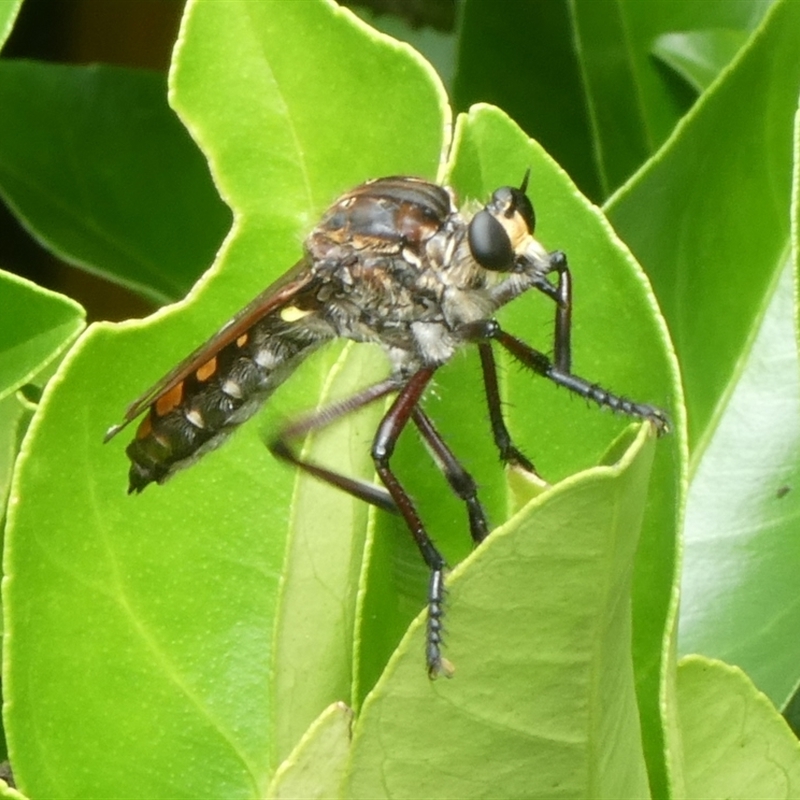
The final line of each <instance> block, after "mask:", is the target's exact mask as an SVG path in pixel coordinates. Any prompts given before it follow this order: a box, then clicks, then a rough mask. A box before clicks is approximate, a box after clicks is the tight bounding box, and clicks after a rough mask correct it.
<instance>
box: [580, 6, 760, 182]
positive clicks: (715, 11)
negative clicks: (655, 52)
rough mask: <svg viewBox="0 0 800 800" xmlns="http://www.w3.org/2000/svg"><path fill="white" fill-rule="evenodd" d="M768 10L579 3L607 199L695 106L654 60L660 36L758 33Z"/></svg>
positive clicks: (587, 94)
mask: <svg viewBox="0 0 800 800" xmlns="http://www.w3.org/2000/svg"><path fill="white" fill-rule="evenodd" d="M769 6H770V2H769V0H766V2H765V1H764V0H754V2H744V3H729V2H724V1H723V2H708V0H694V2H680V3H676V2H673V1H672V0H656V1H655V2H650V3H639V2H636V0H626V1H625V2H622V3H619V2H616V0H600V2H597V0H584V1H583V2H581V1H580V0H579V1H578V2H575V3H573V4H572V5H571V6H570V8H571V9H572V13H573V16H574V26H575V35H576V49H577V52H578V54H579V59H580V63H581V69H582V73H583V75H584V81H585V101H586V104H587V106H588V108H589V112H590V116H591V123H592V130H593V134H594V145H595V150H596V154H597V164H598V172H599V176H600V181H601V185H602V186H603V189H604V194H606V195H607V194H608V193H610V192H611V191H613V190H614V189H615V188H616V187H618V186H619V185H620V184H621V183H622V182H623V181H624V180H625V179H626V178H628V177H629V176H630V175H632V174H633V173H634V172H635V171H636V170H637V169H638V168H639V167H640V166H641V164H642V163H643V162H644V161H645V160H646V159H647V158H648V157H649V156H651V155H652V154H653V153H655V151H656V150H657V149H658V148H659V146H660V145H661V144H662V143H663V142H664V141H665V140H666V138H667V137H668V136H669V134H670V133H671V132H672V130H673V128H674V126H675V124H676V123H677V122H678V120H679V119H680V118H681V117H682V116H683V114H684V113H685V112H686V110H687V109H688V108H689V106H690V105H691V103H692V102H693V101H694V94H693V93H691V92H689V91H688V90H687V87H686V86H685V84H683V82H682V81H680V80H679V79H677V78H676V77H675V76H673V75H672V74H671V73H668V72H666V71H665V70H664V69H663V67H661V66H660V65H659V64H658V62H657V61H656V60H655V59H653V56H652V47H653V44H654V42H655V41H657V39H658V37H659V36H660V35H662V34H665V33H671V32H673V31H686V30H703V29H707V28H731V29H734V30H748V31H749V30H753V28H754V27H755V26H756V24H757V23H758V21H759V20H760V19H761V17H762V16H763V14H764V13H765V11H766V10H767V8H769ZM610 43H614V44H615V45H616V46H609V45H610Z"/></svg>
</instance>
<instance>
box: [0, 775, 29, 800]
mask: <svg viewBox="0 0 800 800" xmlns="http://www.w3.org/2000/svg"><path fill="white" fill-rule="evenodd" d="M0 798H2V799H3V800H27V798H26V797H25V795H24V794H22V792H19V791H17V790H16V789H12V788H11V787H10V786H9V785H8V784H7V783H6V782H5V781H3V780H0Z"/></svg>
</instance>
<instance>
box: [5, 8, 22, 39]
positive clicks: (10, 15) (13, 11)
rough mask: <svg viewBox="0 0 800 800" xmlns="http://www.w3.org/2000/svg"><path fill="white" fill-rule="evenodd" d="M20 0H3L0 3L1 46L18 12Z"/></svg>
mask: <svg viewBox="0 0 800 800" xmlns="http://www.w3.org/2000/svg"><path fill="white" fill-rule="evenodd" d="M21 5H22V0H5V2H4V3H3V4H2V5H0V47H2V46H3V45H4V44H5V42H6V39H8V36H9V34H10V33H11V31H12V29H13V28H14V22H15V21H16V19H17V14H19V9H20V6H21Z"/></svg>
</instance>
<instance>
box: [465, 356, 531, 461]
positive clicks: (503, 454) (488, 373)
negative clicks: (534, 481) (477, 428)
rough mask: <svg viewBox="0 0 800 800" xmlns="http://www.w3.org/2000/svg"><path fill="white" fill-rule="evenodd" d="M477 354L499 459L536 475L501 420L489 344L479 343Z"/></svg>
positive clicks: (495, 372)
mask: <svg viewBox="0 0 800 800" xmlns="http://www.w3.org/2000/svg"><path fill="white" fill-rule="evenodd" d="M478 352H479V353H480V356H481V368H482V370H483V386H484V389H485V390H486V403H487V405H488V406H489V422H490V423H491V425H492V436H493V437H494V443H495V445H497V449H498V450H499V451H500V459H501V460H502V461H503V462H504V463H506V464H516V465H517V466H520V467H522V468H523V469H526V470H528V472H532V473H533V474H534V475H538V473H537V472H536V468H535V467H534V466H533V463H532V462H531V461H530V460H529V459H528V458H527V457H526V456H525V455H524V454H523V453H522V452H521V451H520V450H518V449H517V447H516V446H515V445H514V443H513V442H512V441H511V434H510V433H509V432H508V428H507V427H506V423H505V420H504V419H503V409H502V400H501V399H500V388H499V386H498V383H497V364H496V362H495V358H494V353H493V352H492V345H491V344H490V343H489V342H479V344H478Z"/></svg>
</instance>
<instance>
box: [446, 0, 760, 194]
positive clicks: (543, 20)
mask: <svg viewBox="0 0 800 800" xmlns="http://www.w3.org/2000/svg"><path fill="white" fill-rule="evenodd" d="M769 5H770V0H766V1H765V0H752V1H750V0H748V2H737V3H730V2H727V1H726V0H722V2H712V1H711V0H683V1H682V2H679V3H676V2H674V1H673V0H650V1H649V2H647V3H640V2H636V1H635V0H622V1H621V2H620V1H619V0H576V1H575V2H567V0H563V1H562V2H553V1H552V0H506V2H504V3H503V5H502V9H501V7H500V6H498V5H497V3H494V2H491V0H466V2H465V4H464V10H463V20H462V27H461V39H460V44H459V50H458V71H457V73H456V78H455V81H454V97H455V103H456V106H457V108H458V109H459V110H466V108H467V107H468V106H469V105H470V104H471V103H474V102H477V101H487V102H492V103H495V104H496V105H498V106H500V107H501V108H503V109H504V110H505V111H507V112H508V113H509V114H510V115H511V116H512V117H513V118H514V119H516V120H517V121H518V122H519V124H520V125H521V126H522V128H523V129H524V130H525V131H526V132H527V133H528V134H529V135H531V136H534V137H535V138H536V139H538V140H539V141H540V142H541V143H542V144H543V145H544V146H545V148H546V149H547V151H548V152H550V153H551V154H552V155H553V156H554V157H555V158H556V159H557V160H558V161H559V163H561V164H562V165H563V166H564V167H565V168H566V169H567V170H568V172H569V173H570V175H571V176H572V178H573V180H574V181H575V182H576V183H577V184H578V185H579V186H580V187H581V189H582V190H583V191H584V192H585V193H587V194H588V195H589V196H590V197H592V198H595V199H600V198H602V197H604V196H607V195H608V194H609V193H610V192H611V191H613V190H614V189H615V188H617V187H618V186H619V185H620V184H621V183H622V181H623V180H624V179H626V178H627V177H628V176H629V175H631V174H632V173H633V172H634V171H635V170H637V169H638V168H639V167H640V166H641V164H642V163H643V162H644V161H645V160H646V159H647V158H648V157H649V156H651V155H652V154H653V153H654V152H655V151H656V149H657V148H658V147H659V146H660V145H661V144H662V143H663V142H664V140H665V139H666V138H667V136H668V135H669V134H670V132H671V130H672V129H673V127H674V126H675V124H676V123H677V122H678V120H679V119H680V117H681V116H682V115H683V114H684V113H685V111H686V110H687V109H688V108H689V107H690V105H691V104H692V103H693V102H694V99H695V95H694V92H693V91H691V90H690V88H689V87H688V86H686V84H685V83H684V81H683V80H682V79H680V78H678V77H677V76H675V75H674V74H672V71H671V70H667V69H665V68H664V66H663V64H660V63H659V62H658V61H657V60H656V59H654V58H653V56H652V48H653V45H654V43H655V42H656V41H657V40H658V37H660V36H663V35H665V34H669V33H672V32H674V31H695V30H703V29H709V28H728V29H732V30H740V31H745V32H749V31H752V30H753V28H755V26H756V25H757V24H758V21H759V20H760V19H761V17H762V16H763V14H764V13H765V11H766V10H767V8H768V7H769Z"/></svg>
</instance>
